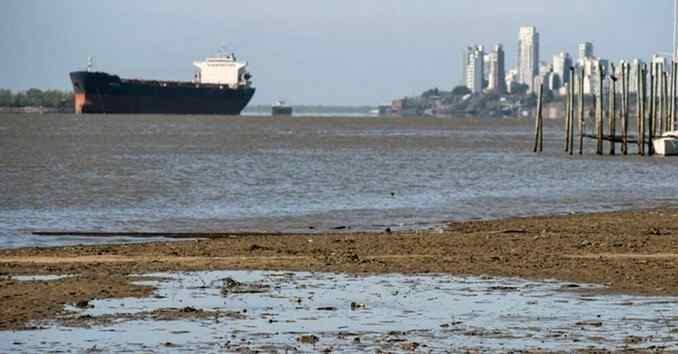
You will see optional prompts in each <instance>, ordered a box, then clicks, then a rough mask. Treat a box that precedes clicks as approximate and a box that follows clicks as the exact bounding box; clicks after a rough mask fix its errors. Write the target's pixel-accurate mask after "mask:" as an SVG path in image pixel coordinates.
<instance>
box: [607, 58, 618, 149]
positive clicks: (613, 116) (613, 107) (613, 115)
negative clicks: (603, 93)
mask: <svg viewBox="0 0 678 354" xmlns="http://www.w3.org/2000/svg"><path fill="white" fill-rule="evenodd" d="M616 75H617V71H616V70H615V67H614V64H613V63H610V75H609V76H608V77H609V79H608V81H609V83H610V85H609V90H610V99H609V102H608V104H609V105H610V111H609V117H608V119H609V122H608V132H609V135H610V155H615V153H616V152H615V138H616V135H617V76H616Z"/></svg>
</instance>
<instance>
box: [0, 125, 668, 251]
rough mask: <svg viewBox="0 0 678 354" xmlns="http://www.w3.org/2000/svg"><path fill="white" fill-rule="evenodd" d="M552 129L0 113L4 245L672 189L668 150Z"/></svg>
mask: <svg viewBox="0 0 678 354" xmlns="http://www.w3.org/2000/svg"><path fill="white" fill-rule="evenodd" d="M561 134H562V133H561V131H560V127H559V124H556V123H552V124H551V125H549V126H547V127H546V142H545V144H546V148H547V152H546V153H545V154H543V155H534V154H531V153H529V152H528V151H529V147H530V140H531V127H530V124H529V122H527V121H518V120H501V121H493V120H470V119H465V120H452V119H432V118H427V119H421V118H420V119H417V118H398V119H387V118H326V117H324V118H313V117H296V118H272V117H197V116H116V115H101V116H74V115H0V154H1V159H0V181H2V183H0V245H1V246H3V247H16V246H21V245H27V244H49V243H62V242H65V240H64V239H56V240H54V239H52V240H49V241H48V240H38V239H36V238H31V237H27V236H26V235H28V234H30V232H31V231H34V230H106V231H160V232H162V231H219V230H222V231H223V230H231V231H232V230H250V231H309V230H310V228H311V227H312V228H313V230H314V231H322V230H327V229H331V228H333V227H336V226H341V225H347V226H350V227H351V228H353V229H363V230H380V229H383V228H385V227H386V226H389V227H391V228H399V227H401V228H414V227H427V226H430V225H433V224H435V223H440V222H442V221H445V220H451V219H454V220H462V219H473V218H498V217H506V216H518V215H521V216H522V215H532V214H547V213H568V212H578V211H598V210H616V209H622V208H632V207H633V208H638V207H646V206H654V205H658V204H664V203H670V202H673V196H674V195H676V192H678V185H677V184H676V183H675V176H676V174H677V172H678V165H677V164H676V163H675V161H674V160H671V159H662V158H639V157H636V156H629V157H615V158H609V157H605V158H598V157H595V156H593V155H592V154H591V153H589V154H588V155H586V156H584V157H578V156H576V157H574V158H570V157H567V156H565V155H564V154H562V153H561V152H560V148H561V142H560V137H561ZM19 236H20V237H19ZM123 241H124V240H123ZM78 242H82V240H78Z"/></svg>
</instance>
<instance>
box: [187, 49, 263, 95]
mask: <svg viewBox="0 0 678 354" xmlns="http://www.w3.org/2000/svg"><path fill="white" fill-rule="evenodd" d="M193 65H195V67H197V68H198V73H196V75H195V79H196V82H198V83H201V84H217V85H227V86H229V87H232V88H236V87H240V86H250V85H251V82H250V79H251V77H252V76H251V75H250V73H249V72H248V71H247V63H246V62H245V63H240V62H238V61H237V59H236V57H235V55H234V54H227V55H222V56H218V57H210V58H206V59H205V61H196V62H193Z"/></svg>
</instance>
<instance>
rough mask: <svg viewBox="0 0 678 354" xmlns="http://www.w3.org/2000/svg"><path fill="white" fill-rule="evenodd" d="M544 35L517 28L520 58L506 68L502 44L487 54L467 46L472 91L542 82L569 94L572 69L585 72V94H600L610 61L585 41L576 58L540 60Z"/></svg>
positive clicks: (466, 80)
mask: <svg viewBox="0 0 678 354" xmlns="http://www.w3.org/2000/svg"><path fill="white" fill-rule="evenodd" d="M540 40H541V35H540V33H539V32H538V31H537V28H536V27H535V26H523V27H520V29H519V31H518V46H517V55H516V57H517V61H516V65H515V67H514V68H512V69H511V70H507V69H506V60H505V57H506V53H505V52H504V47H503V45H502V44H497V45H496V46H495V47H494V49H493V50H492V51H491V52H489V53H487V52H485V50H484V47H483V46H482V45H472V46H468V47H467V48H466V50H465V52H464V55H463V63H462V64H463V72H462V75H463V80H462V85H464V86H466V87H467V88H468V89H469V91H471V93H472V94H480V93H496V94H500V95H501V94H506V93H513V92H515V91H520V92H528V93H531V92H536V91H537V90H538V87H540V86H541V84H544V87H545V88H546V89H548V90H550V91H552V92H553V93H554V94H556V95H564V94H566V93H567V87H568V86H569V85H570V83H571V81H572V78H571V72H570V68H572V67H574V68H575V69H576V70H577V72H580V71H581V70H583V71H584V93H585V94H587V95H591V94H597V93H598V92H597V91H599V90H600V89H599V86H600V85H599V83H598V77H599V70H600V68H602V69H603V70H609V68H610V60H608V59H604V58H600V57H596V56H595V52H594V45H593V43H591V42H582V43H580V44H579V45H578V48H577V55H578V56H577V58H576V61H575V59H574V58H573V57H572V55H571V54H570V53H569V52H567V51H561V52H560V53H557V54H555V55H553V57H552V61H551V62H550V63H549V62H543V61H541V60H540V58H541V56H540V55H541V53H540ZM650 62H651V63H658V64H661V65H663V67H664V68H667V69H670V66H671V65H670V58H668V57H667V56H664V55H654V56H653V57H652V58H651V60H650ZM630 63H631V64H632V69H631V78H630V80H631V88H630V89H631V92H635V91H636V88H635V81H636V80H635V76H636V75H635V72H636V66H637V65H638V64H641V65H642V64H643V61H641V60H640V59H632V60H631V61H630Z"/></svg>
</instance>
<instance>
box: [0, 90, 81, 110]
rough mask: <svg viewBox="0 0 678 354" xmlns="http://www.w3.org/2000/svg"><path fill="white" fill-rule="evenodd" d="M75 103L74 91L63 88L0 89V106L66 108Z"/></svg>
mask: <svg viewBox="0 0 678 354" xmlns="http://www.w3.org/2000/svg"><path fill="white" fill-rule="evenodd" d="M72 105H73V93H72V92H70V91H61V90H44V91H43V90H40V89H36V88H32V89H29V90H26V91H16V92H15V91H12V90H7V89H0V107H15V108H22V107H47V108H64V107H69V106H72Z"/></svg>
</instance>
